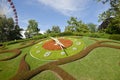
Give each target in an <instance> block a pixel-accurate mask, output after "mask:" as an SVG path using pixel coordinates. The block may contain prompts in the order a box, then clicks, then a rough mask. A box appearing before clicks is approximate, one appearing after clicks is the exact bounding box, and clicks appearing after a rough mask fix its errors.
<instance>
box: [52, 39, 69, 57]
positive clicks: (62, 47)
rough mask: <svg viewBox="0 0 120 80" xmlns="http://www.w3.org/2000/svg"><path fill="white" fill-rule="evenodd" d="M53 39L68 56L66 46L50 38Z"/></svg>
mask: <svg viewBox="0 0 120 80" xmlns="http://www.w3.org/2000/svg"><path fill="white" fill-rule="evenodd" d="M50 38H51V39H53V40H54V41H55V43H56V44H57V45H59V46H60V47H61V49H62V50H63V51H64V52H65V54H66V55H67V56H68V54H67V52H66V51H65V49H64V48H65V46H64V45H63V44H62V43H61V42H60V41H59V40H58V39H57V38H53V37H50Z"/></svg>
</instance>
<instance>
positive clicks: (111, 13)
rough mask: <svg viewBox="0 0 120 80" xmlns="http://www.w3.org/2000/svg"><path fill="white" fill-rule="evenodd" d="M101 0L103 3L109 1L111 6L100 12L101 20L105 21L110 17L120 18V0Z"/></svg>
mask: <svg viewBox="0 0 120 80" xmlns="http://www.w3.org/2000/svg"><path fill="white" fill-rule="evenodd" d="M98 1H101V2H102V3H103V4H105V3H107V2H109V4H110V8H109V9H108V10H107V11H105V12H103V13H102V14H100V16H99V21H104V20H105V19H107V18H110V17H119V18H120V0H98Z"/></svg>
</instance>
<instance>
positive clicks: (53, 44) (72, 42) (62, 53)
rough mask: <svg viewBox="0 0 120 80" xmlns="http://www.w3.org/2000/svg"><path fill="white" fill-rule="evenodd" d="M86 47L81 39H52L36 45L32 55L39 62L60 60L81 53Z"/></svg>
mask: <svg viewBox="0 0 120 80" xmlns="http://www.w3.org/2000/svg"><path fill="white" fill-rule="evenodd" d="M84 47H85V44H84V42H83V41H82V39H80V38H74V37H73V38H69V37H58V38H54V37H50V38H49V39H47V40H44V41H41V42H39V43H37V44H35V45H34V46H33V47H32V48H31V50H30V55H31V56H32V57H33V58H36V59H39V60H58V59H60V58H65V57H68V56H72V55H74V54H77V53H79V52H80V51H81V50H83V49H84Z"/></svg>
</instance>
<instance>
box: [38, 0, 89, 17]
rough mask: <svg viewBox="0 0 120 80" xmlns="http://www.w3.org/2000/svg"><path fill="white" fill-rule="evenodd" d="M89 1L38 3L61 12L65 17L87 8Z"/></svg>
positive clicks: (68, 0)
mask: <svg viewBox="0 0 120 80" xmlns="http://www.w3.org/2000/svg"><path fill="white" fill-rule="evenodd" d="M89 1H90V0H38V2H40V3H42V4H44V5H46V6H49V7H51V8H53V9H54V10H56V11H58V12H61V13H62V14H64V15H66V16H71V15H72V16H73V15H77V12H79V13H80V12H82V11H84V10H85V9H86V8H87V4H88V3H89Z"/></svg>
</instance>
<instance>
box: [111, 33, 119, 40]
mask: <svg viewBox="0 0 120 80" xmlns="http://www.w3.org/2000/svg"><path fill="white" fill-rule="evenodd" d="M109 39H113V40H119V41H120V34H113V35H110V37H109Z"/></svg>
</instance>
